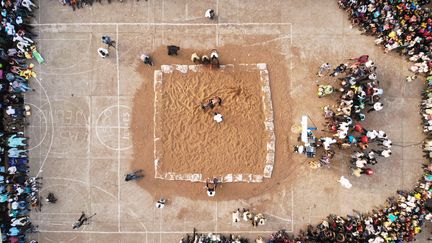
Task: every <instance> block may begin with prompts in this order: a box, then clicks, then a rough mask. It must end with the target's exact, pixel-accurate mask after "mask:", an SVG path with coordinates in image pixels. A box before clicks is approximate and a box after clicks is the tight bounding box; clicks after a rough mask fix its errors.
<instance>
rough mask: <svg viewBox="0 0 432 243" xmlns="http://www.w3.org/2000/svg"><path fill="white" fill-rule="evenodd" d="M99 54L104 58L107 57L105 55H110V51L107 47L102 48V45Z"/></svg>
mask: <svg viewBox="0 0 432 243" xmlns="http://www.w3.org/2000/svg"><path fill="white" fill-rule="evenodd" d="M98 54H99V56H101V57H102V58H105V57H107V56H109V52H108V50H107V49H105V48H102V47H100V48H99V49H98Z"/></svg>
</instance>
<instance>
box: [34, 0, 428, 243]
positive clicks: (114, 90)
mask: <svg viewBox="0 0 432 243" xmlns="http://www.w3.org/2000/svg"><path fill="white" fill-rule="evenodd" d="M39 3H40V9H39V11H38V13H37V17H36V20H35V25H36V27H37V31H36V32H38V33H39V40H38V43H39V49H40V51H41V53H42V54H43V55H44V57H45V59H46V60H47V63H46V64H45V65H42V66H38V67H37V69H36V70H37V71H38V79H37V80H34V81H33V83H32V86H33V87H34V88H35V89H36V91H35V92H32V93H30V94H28V95H27V102H28V103H30V105H31V106H32V108H33V116H32V117H31V120H30V127H29V128H28V135H29V136H30V137H31V140H30V141H31V158H32V174H33V175H39V176H43V177H44V181H43V183H44V186H43V189H42V195H46V193H47V192H48V191H53V192H54V193H55V194H56V195H57V196H58V198H59V202H58V203H57V204H55V205H45V206H44V207H43V209H42V212H36V213H33V219H34V222H35V224H37V225H39V229H40V231H41V233H39V234H38V235H35V238H39V240H40V241H39V242H149V243H153V242H177V241H178V239H179V238H180V236H181V235H183V234H184V233H187V232H191V230H192V228H193V227H196V228H198V229H199V230H200V231H217V232H226V233H241V234H243V235H246V234H248V235H251V236H254V235H257V234H261V235H264V236H267V235H268V234H269V233H270V232H272V231H274V230H277V229H279V228H285V229H287V230H288V231H295V232H298V230H299V229H302V228H303V227H304V226H305V225H306V224H308V223H318V221H319V220H321V219H322V218H323V217H324V216H325V215H327V214H329V213H340V214H346V213H350V212H351V209H353V208H355V209H358V210H360V211H367V210H370V209H372V208H373V207H374V206H378V205H380V204H382V203H383V202H384V200H385V198H386V197H387V196H390V195H394V194H395V191H396V190H397V189H402V188H405V189H407V188H410V187H412V186H413V185H414V183H415V181H416V179H417V178H418V177H419V176H420V173H421V167H420V164H421V162H422V160H421V156H422V154H421V149H420V147H419V145H418V144H419V142H420V141H421V139H422V135H421V127H420V126H419V125H420V117H419V115H418V104H419V99H420V97H419V94H420V90H421V88H422V82H421V81H416V82H413V83H406V82H405V76H406V75H408V71H407V68H408V67H409V64H408V63H406V62H404V61H403V60H402V58H401V57H400V56H399V55H397V54H394V53H393V54H389V55H384V54H383V51H382V50H381V49H380V48H378V47H375V46H374V45H373V38H371V37H366V36H361V35H360V33H359V32H358V31H357V30H355V29H352V28H350V25H349V22H348V20H347V18H346V16H345V13H344V12H343V11H342V10H340V9H339V8H338V6H337V1H333V0H323V1H313V0H304V1H297V0H265V1H256V0H252V1H247V4H246V3H245V2H244V1H240V0H227V1H225V0H220V1H209V0H204V1H187V0H178V1H175V2H173V1H154V0H149V1H140V2H138V3H136V2H133V1H132V0H129V1H126V2H125V3H123V4H120V3H113V4H111V5H108V4H104V5H103V6H100V5H99V4H95V5H94V6H93V7H92V8H85V9H82V10H77V11H75V12H73V11H72V10H71V9H70V8H67V7H62V6H61V5H59V4H58V3H57V1H45V0H44V1H39ZM207 8H213V9H215V10H216V13H217V15H218V16H219V17H218V19H217V21H215V22H211V21H208V20H207V19H204V18H203V13H204V11H205V10H206V9H207ZM102 34H108V35H110V36H111V37H113V38H114V39H115V40H117V42H118V44H119V48H118V49H117V50H116V51H112V52H111V55H110V57H109V59H105V60H103V59H101V58H100V57H99V56H98V55H97V53H96V50H97V48H98V47H99V46H100V36H101V35H102ZM255 35H259V36H263V35H267V36H269V37H270V36H271V37H272V38H271V39H269V40H268V41H266V43H268V42H275V43H279V44H282V46H283V48H282V49H281V53H282V54H283V55H284V56H285V57H286V58H285V60H280V61H281V62H284V63H285V67H286V68H287V69H289V70H290V75H289V77H287V83H286V85H288V86H289V87H290V93H287V94H286V95H287V96H289V95H290V96H291V97H293V98H294V99H295V100H296V101H295V102H293V104H289V105H290V106H292V109H291V110H292V113H293V114H291V116H292V117H293V120H294V121H293V122H294V123H298V122H299V121H300V117H301V115H303V114H305V115H309V116H310V117H311V118H312V121H314V122H315V123H316V125H317V126H321V124H320V123H321V119H320V117H321V113H320V106H322V105H324V104H326V103H325V102H326V101H325V100H322V101H321V100H320V101H319V102H318V100H317V99H316V98H315V97H314V94H315V88H316V86H315V85H316V82H315V81H316V80H317V79H316V78H315V77H313V75H312V74H313V73H315V72H316V71H317V67H318V66H319V65H320V64H321V63H323V62H326V61H329V62H331V63H332V64H333V65H337V64H339V62H342V61H343V60H344V59H345V58H349V57H353V56H358V55H361V54H364V53H368V54H369V55H370V56H371V58H372V59H374V60H375V62H376V63H377V64H378V76H379V79H381V80H382V86H383V87H384V89H385V93H384V105H385V106H386V107H385V109H384V112H382V113H383V114H381V116H379V115H377V114H374V115H370V116H369V117H368V123H367V125H366V127H371V128H382V129H384V130H385V131H387V132H388V134H389V136H390V138H391V140H392V141H393V143H394V144H396V146H394V147H393V156H392V157H391V158H389V159H381V160H380V162H379V164H378V165H377V166H375V167H374V168H376V170H375V175H374V176H372V177H368V178H365V177H361V178H358V179H353V178H352V177H350V179H352V180H351V182H352V184H353V188H352V189H351V190H346V189H343V188H341V187H340V185H339V184H338V183H337V182H336V180H337V179H338V178H339V177H340V176H341V175H345V176H347V175H349V170H348V165H347V163H346V162H340V161H339V162H335V163H334V164H333V167H332V169H323V170H318V171H316V170H315V171H314V170H310V169H309V168H308V167H307V164H306V163H304V161H305V158H304V157H300V156H293V157H287V158H276V160H278V159H284V160H286V163H287V164H295V166H293V167H290V168H294V169H292V173H291V177H292V178H290V180H288V181H290V182H289V183H283V182H282V183H280V185H278V186H277V190H269V192H267V193H264V194H263V195H261V196H259V197H254V198H249V199H244V200H236V201H211V202H208V201H192V200H189V199H187V198H169V200H170V201H169V205H168V206H167V207H166V208H165V209H163V210H156V209H155V207H154V201H153V199H152V197H151V195H150V194H149V193H148V192H146V191H145V190H142V189H141V188H139V187H138V186H136V185H135V184H134V183H127V184H126V183H125V182H124V181H123V175H124V174H125V173H126V172H127V168H128V162H129V160H130V158H131V156H132V149H131V136H130V134H129V125H130V120H131V115H132V114H131V105H132V103H131V100H132V97H133V94H134V92H135V90H136V89H137V88H138V87H139V86H140V84H141V82H142V80H141V79H142V78H141V77H140V76H139V75H138V74H137V73H136V72H135V71H134V70H135V68H136V67H135V66H133V65H131V63H134V60H135V59H136V58H137V54H138V53H141V52H143V51H146V50H152V49H154V48H157V47H158V46H160V45H166V44H173V43H175V44H178V45H179V46H181V47H184V48H200V49H213V48H215V47H217V46H222V45H225V44H239V45H242V44H243V45H256V46H257V48H259V47H260V44H262V43H259V42H258V43H255V42H253V38H252V39H251V38H249V37H251V36H255ZM263 52H265V50H263ZM270 78H271V73H270ZM320 102H321V103H320ZM275 116H276V119H277V117H278V115H277V114H275ZM368 124H369V125H368ZM286 132H287V133H290V131H286ZM276 139H277V138H276ZM290 141H291V144H293V143H294V142H295V141H296V136H294V135H293V136H291V138H290ZM286 143H287V141H280V142H278V144H277V145H276V149H278V148H283V147H284V144H286ZM284 149H288V148H284ZM345 161H346V159H345ZM274 169H275V170H278V169H280V170H283V169H285V168H277V167H275V168H274ZM167 197H169V196H167ZM237 207H249V208H251V209H252V208H256V209H257V210H259V211H261V212H263V213H264V214H266V215H268V216H269V220H268V223H267V224H266V225H265V226H263V227H259V228H252V226H251V225H249V224H246V223H241V224H236V225H233V224H232V223H231V211H233V210H234V209H236V208H237ZM81 211H85V212H89V213H97V215H96V216H95V217H94V218H93V219H92V224H90V225H88V226H85V227H84V228H81V229H80V230H78V231H73V230H72V223H73V222H74V220H75V219H76V218H77V217H79V215H80V212H81ZM423 237H425V235H423Z"/></svg>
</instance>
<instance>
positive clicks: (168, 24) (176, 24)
mask: <svg viewBox="0 0 432 243" xmlns="http://www.w3.org/2000/svg"><path fill="white" fill-rule="evenodd" d="M31 25H32V26H56V25H61V26H83V25H87V26H92V25H97V26H110V25H115V26H119V25H122V26H134V25H148V26H230V25H231V26H251V25H269V26H275V25H292V23H45V24H31Z"/></svg>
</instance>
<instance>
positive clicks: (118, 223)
mask: <svg viewBox="0 0 432 243" xmlns="http://www.w3.org/2000/svg"><path fill="white" fill-rule="evenodd" d="M118 41H119V26H118V25H116V68H117V124H118V126H119V128H118V129H117V150H118V151H117V184H118V188H117V231H119V232H120V182H121V180H120V151H119V150H120V67H119V51H118V48H119V46H118Z"/></svg>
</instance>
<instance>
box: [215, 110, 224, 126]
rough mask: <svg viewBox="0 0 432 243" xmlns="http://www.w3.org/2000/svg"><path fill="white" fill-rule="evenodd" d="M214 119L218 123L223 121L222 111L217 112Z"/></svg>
mask: <svg viewBox="0 0 432 243" xmlns="http://www.w3.org/2000/svg"><path fill="white" fill-rule="evenodd" d="M213 120H215V121H216V122H217V123H221V122H222V121H223V116H222V115H221V114H220V113H217V112H215V113H214V116H213Z"/></svg>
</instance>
